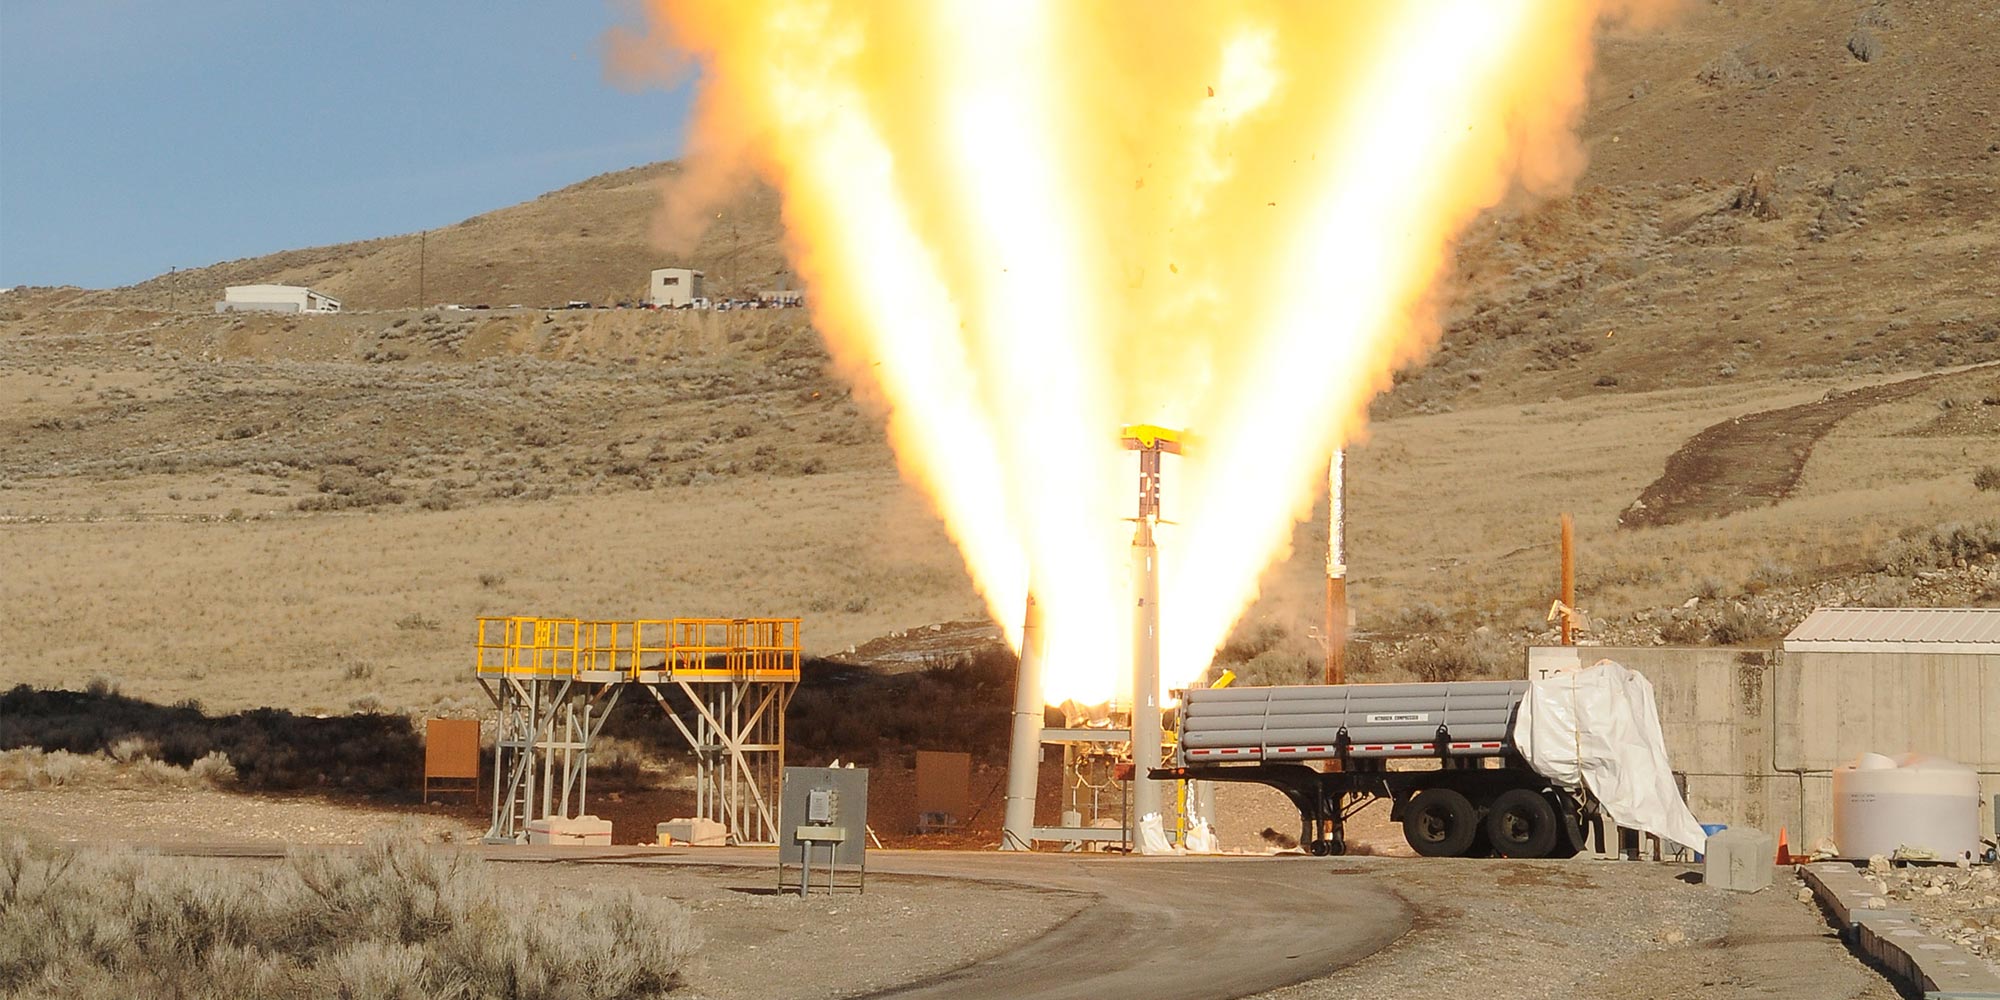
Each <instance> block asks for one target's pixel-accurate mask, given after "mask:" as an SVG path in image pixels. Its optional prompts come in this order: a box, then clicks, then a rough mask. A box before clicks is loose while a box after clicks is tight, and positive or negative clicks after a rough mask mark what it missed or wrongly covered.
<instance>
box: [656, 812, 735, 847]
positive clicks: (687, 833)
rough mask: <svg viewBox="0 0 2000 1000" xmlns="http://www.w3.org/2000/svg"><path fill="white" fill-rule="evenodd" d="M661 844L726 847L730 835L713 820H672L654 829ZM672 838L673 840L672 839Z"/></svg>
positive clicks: (697, 818) (698, 818)
mask: <svg viewBox="0 0 2000 1000" xmlns="http://www.w3.org/2000/svg"><path fill="white" fill-rule="evenodd" d="M654 832H655V833H657V834H658V835H659V837H660V843H662V844H667V843H672V844H676V845H686V846H690V847H726V846H728V844H729V834H728V833H727V831H725V830H724V829H723V828H722V824H721V823H718V822H716V821H715V820H712V819H703V818H701V817H695V818H693V819H688V818H681V819H670V820H668V821H666V822H665V823H661V824H660V825H658V826H657V827H655V828H654ZM670 838H671V839H670Z"/></svg>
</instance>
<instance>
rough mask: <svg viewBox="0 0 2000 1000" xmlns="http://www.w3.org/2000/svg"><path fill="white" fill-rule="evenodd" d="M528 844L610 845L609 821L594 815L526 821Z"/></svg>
mask: <svg viewBox="0 0 2000 1000" xmlns="http://www.w3.org/2000/svg"><path fill="white" fill-rule="evenodd" d="M528 843H530V844H581V845H585V846H589V847H609V846H611V821H610V820H608V819H598V818H597V817H595V816H574V817H569V816H550V817H547V818H545V819H531V820H529V821H528Z"/></svg>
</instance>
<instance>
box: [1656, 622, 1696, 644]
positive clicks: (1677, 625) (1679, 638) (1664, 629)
mask: <svg viewBox="0 0 2000 1000" xmlns="http://www.w3.org/2000/svg"><path fill="white" fill-rule="evenodd" d="M1707 636H1708V626H1706V625H1703V624H1702V622H1701V619H1699V618H1676V619H1674V620H1673V621H1670V622H1668V623H1666V624H1665V625H1662V626H1660V638H1661V639H1662V640H1664V641H1666V642H1669V643H1672V644H1674V645H1676V646H1693V645H1697V644H1699V643H1700V642H1701V641H1702V640H1703V639H1704V638H1707Z"/></svg>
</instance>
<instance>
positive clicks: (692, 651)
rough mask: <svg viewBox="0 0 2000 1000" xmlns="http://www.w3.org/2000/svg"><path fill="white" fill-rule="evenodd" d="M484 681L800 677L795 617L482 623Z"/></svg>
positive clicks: (517, 618)
mask: <svg viewBox="0 0 2000 1000" xmlns="http://www.w3.org/2000/svg"><path fill="white" fill-rule="evenodd" d="M476 645H477V660H476V663H475V666H474V671H475V673H477V674H478V675H479V676H481V677H519V678H537V679H545V678H572V679H577V680H584V681H593V682H618V681H643V682H648V683H657V682H662V681H777V682H785V681H791V682H796V681H797V680H798V679H799V661H800V658H801V653H800V645H799V619H797V618H655V619H632V620H623V621H585V620H582V619H577V618H537V617H532V616H526V615H512V616H507V617H487V618H480V619H479V632H478V638H477V644H476Z"/></svg>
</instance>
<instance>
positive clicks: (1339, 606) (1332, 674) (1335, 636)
mask: <svg viewBox="0 0 2000 1000" xmlns="http://www.w3.org/2000/svg"><path fill="white" fill-rule="evenodd" d="M1346 491H1347V469H1346V461H1345V457H1344V455H1343V454H1342V452H1341V449H1339V448H1335V449H1334V450H1333V461H1332V462H1331V463H1329V464H1328V466H1327V472H1326V624H1325V627H1324V628H1323V629H1322V630H1321V633H1322V634H1323V635H1324V636H1325V638H1326V682H1327V683H1328V684H1345V683H1346V682H1347V508H1346V504H1345V499H1346V498H1345V496H1344V495H1343V494H1345V493H1346Z"/></svg>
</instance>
